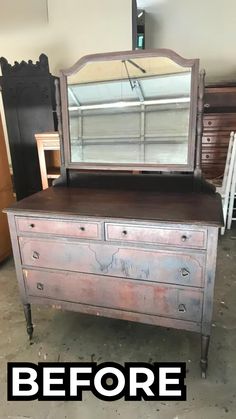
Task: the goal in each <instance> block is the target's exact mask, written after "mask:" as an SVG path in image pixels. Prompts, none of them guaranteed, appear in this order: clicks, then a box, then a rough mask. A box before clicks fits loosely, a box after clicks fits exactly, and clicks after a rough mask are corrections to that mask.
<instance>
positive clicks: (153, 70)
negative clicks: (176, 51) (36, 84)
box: [67, 57, 191, 165]
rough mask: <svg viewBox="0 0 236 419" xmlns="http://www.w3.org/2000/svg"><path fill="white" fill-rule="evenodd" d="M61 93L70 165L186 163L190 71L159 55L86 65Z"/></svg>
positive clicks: (71, 77) (69, 79)
mask: <svg viewBox="0 0 236 419" xmlns="http://www.w3.org/2000/svg"><path fill="white" fill-rule="evenodd" d="M67 92H68V108H69V109H68V112H69V125H70V127H69V128H70V130H69V131H70V154H71V162H73V163H75V162H76V163H77V162H78V163H104V164H106V163H108V164H109V163H116V164H129V163H130V164H132V163H134V164H157V165H165V164H181V165H182V164H187V163H188V138H189V114H190V93H191V68H188V67H181V66H180V65H178V64H176V63H175V62H174V61H172V60H171V59H169V58H164V57H145V58H133V57H131V58H130V59H126V60H118V59H116V60H110V61H101V62H99V61H96V62H88V63H87V64H85V65H84V67H82V68H81V69H80V70H79V71H78V72H77V73H76V74H73V75H72V76H69V77H67Z"/></svg>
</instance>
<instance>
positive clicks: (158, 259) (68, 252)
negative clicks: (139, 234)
mask: <svg viewBox="0 0 236 419" xmlns="http://www.w3.org/2000/svg"><path fill="white" fill-rule="evenodd" d="M19 242H20V250H21V257H22V263H23V265H27V266H34V267H42V268H51V269H61V270H68V271H75V272H76V271H77V272H85V273H92V274H102V275H109V276H117V277H123V278H133V279H140V280H146V281H155V282H166V283H174V284H180V285H189V286H198V287H201V286H203V281H204V267H205V255H204V254H203V253H197V252H193V251H192V252H191V251H190V250H186V251H185V252H184V251H181V252H174V251H158V250H149V249H139V248H130V247H125V246H123V247H122V246H120V245H109V244H103V243H101V244H96V243H86V242H68V241H67V242H66V241H63V240H57V241H56V240H46V239H36V238H30V237H20V238H19Z"/></svg>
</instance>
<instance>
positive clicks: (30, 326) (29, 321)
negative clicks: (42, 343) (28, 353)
mask: <svg viewBox="0 0 236 419" xmlns="http://www.w3.org/2000/svg"><path fill="white" fill-rule="evenodd" d="M23 307H24V313H25V320H26V330H27V333H28V335H29V340H31V339H32V336H33V330H34V327H33V324H32V317H31V306H30V304H24V305H23Z"/></svg>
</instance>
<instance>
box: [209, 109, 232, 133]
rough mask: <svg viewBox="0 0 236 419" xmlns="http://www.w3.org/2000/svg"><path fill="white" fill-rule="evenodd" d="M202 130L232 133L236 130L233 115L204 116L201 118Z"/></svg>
mask: <svg viewBox="0 0 236 419" xmlns="http://www.w3.org/2000/svg"><path fill="white" fill-rule="evenodd" d="M203 127H204V129H211V128H217V129H220V130H224V129H226V130H229V132H230V131H234V130H235V129H236V119H235V114H234V113H231V114H230V113H227V114H226V113H217V114H211V115H210V114H209V115H207V114H205V115H204V117H203Z"/></svg>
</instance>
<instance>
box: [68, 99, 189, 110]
mask: <svg viewBox="0 0 236 419" xmlns="http://www.w3.org/2000/svg"><path fill="white" fill-rule="evenodd" d="M189 102H190V98H189V97H180V98H175V99H154V100H144V101H143V102H136V101H135V102H125V101H120V102H114V103H100V104H97V105H81V106H70V107H69V111H78V110H81V111H83V110H89V109H109V108H126V107H131V106H142V105H166V104H169V103H189Z"/></svg>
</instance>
